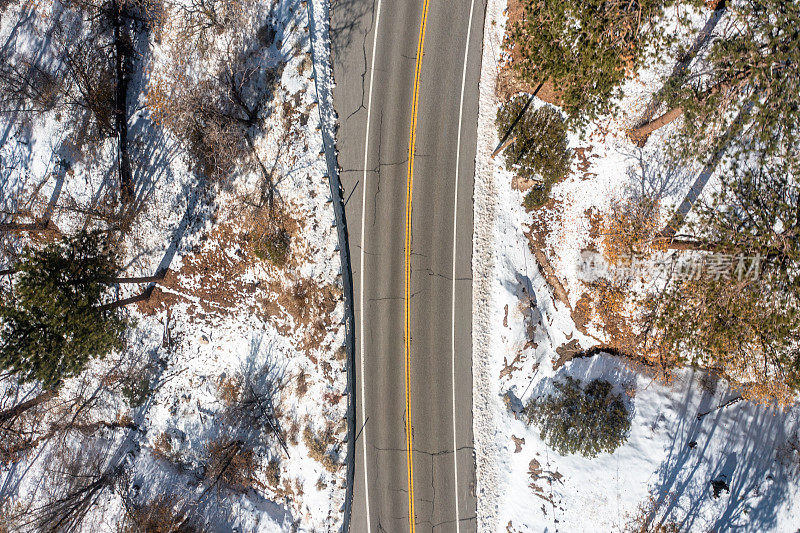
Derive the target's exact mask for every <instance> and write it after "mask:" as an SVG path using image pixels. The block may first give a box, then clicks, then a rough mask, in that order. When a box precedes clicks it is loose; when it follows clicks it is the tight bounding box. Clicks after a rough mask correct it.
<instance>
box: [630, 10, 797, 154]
mask: <svg viewBox="0 0 800 533" xmlns="http://www.w3.org/2000/svg"><path fill="white" fill-rule="evenodd" d="M728 12H729V18H728V19H727V20H726V21H725V24H724V30H723V32H722V34H721V35H720V36H719V37H718V38H717V39H716V40H714V41H713V43H712V44H711V46H710V47H709V49H708V52H707V53H706V54H705V55H704V56H703V57H702V59H701V60H699V61H697V64H696V65H694V66H692V67H691V68H690V69H688V70H687V71H685V72H684V74H683V75H682V76H679V77H677V78H675V79H673V80H671V82H670V86H669V87H667V88H666V90H665V92H666V93H667V94H668V96H667V98H666V100H667V104H668V106H669V110H668V111H667V112H666V113H664V114H663V115H661V116H660V117H658V118H656V119H654V120H653V121H651V122H650V123H647V124H645V125H643V126H642V127H641V128H638V129H637V130H634V131H632V132H631V136H632V137H633V138H641V137H646V135H647V134H648V133H649V132H650V131H652V130H653V129H657V127H661V126H663V125H664V124H667V123H669V122H671V121H672V120H674V119H676V118H678V117H679V116H683V117H684V130H685V133H686V137H687V139H688V145H689V148H690V150H691V149H692V148H694V150H695V151H697V150H699V149H701V148H699V147H698V146H697V145H698V144H699V143H695V140H696V139H703V138H712V137H714V136H716V135H717V134H718V132H719V131H721V130H723V129H724V128H726V127H727V126H729V125H730V123H731V122H732V117H733V116H736V115H737V114H740V115H741V116H740V118H739V120H738V123H737V124H735V129H736V132H735V136H736V138H737V139H738V142H737V146H736V151H738V152H739V153H745V152H752V151H757V152H761V153H763V154H765V155H767V156H772V155H776V156H781V157H790V158H796V157H797V155H796V154H797V150H796V149H795V148H794V147H795V146H797V142H798V140H800V139H799V138H798V126H800V32H798V31H797V29H798V27H800V5H798V4H797V3H796V2H786V1H785V0H767V1H762V0H759V1H755V0H740V1H739V2H735V4H733V5H731V6H730V7H729V9H728ZM742 110H744V112H742V113H740V111H742Z"/></svg>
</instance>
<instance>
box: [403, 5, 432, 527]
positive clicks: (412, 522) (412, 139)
mask: <svg viewBox="0 0 800 533" xmlns="http://www.w3.org/2000/svg"><path fill="white" fill-rule="evenodd" d="M427 18H428V0H425V3H424V4H423V6H422V21H421V22H420V28H419V43H418V44H417V66H416V70H415V71H414V96H413V99H412V103H411V131H410V133H409V139H408V180H407V184H406V243H405V356H406V361H405V363H406V461H407V463H408V529H409V531H410V532H411V533H414V531H415V526H416V514H415V513H414V460H413V454H412V448H413V442H412V441H413V435H412V431H411V196H412V194H411V193H412V190H413V186H414V144H415V143H416V141H417V103H418V101H419V78H420V72H421V71H422V51H423V48H424V45H425V22H426V21H427Z"/></svg>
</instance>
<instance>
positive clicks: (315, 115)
mask: <svg viewBox="0 0 800 533" xmlns="http://www.w3.org/2000/svg"><path fill="white" fill-rule="evenodd" d="M313 1H314V2H316V3H318V4H322V3H323V2H327V0H313ZM0 4H1V5H2V6H3V8H4V10H3V12H2V15H1V17H2V18H0V46H2V47H3V52H4V53H6V52H9V51H11V52H12V53H25V54H28V55H36V54H46V53H47V52H46V50H47V47H48V46H49V45H50V43H51V41H50V40H49V39H50V34H49V33H48V32H49V28H50V27H51V25H52V23H53V21H54V20H58V19H59V17H61V15H62V9H61V7H60V6H59V4H58V3H57V2H52V1H49V0H44V1H40V2H33V3H31V2H25V1H17V2H11V3H8V2H2V3H0ZM246 4H247V5H248V6H249V11H248V12H247V13H245V15H244V19H243V20H244V21H245V22H246V24H245V25H244V27H243V28H242V30H241V31H242V33H243V34H245V36H246V37H252V38H253V39H255V38H257V39H258V42H259V43H261V45H260V46H261V48H258V45H256V46H255V47H254V49H255V50H256V52H253V54H255V55H254V56H253V57H252V58H251V59H253V58H254V59H253V60H254V61H256V62H257V64H258V68H259V69H263V70H264V71H265V72H266V71H269V72H275V73H277V77H276V79H275V80H274V84H273V85H270V86H269V87H267V86H262V87H260V90H263V94H264V95H265V98H266V99H267V101H265V102H264V103H263V105H264V107H265V108H268V109H269V112H267V113H266V118H264V120H265V127H263V128H262V131H261V132H260V133H258V134H256V135H255V138H254V145H255V150H256V151H257V153H258V154H259V158H260V159H261V161H263V162H265V164H266V165H268V166H270V167H271V172H273V173H274V176H275V178H276V184H277V185H276V197H277V198H279V202H280V206H281V209H280V215H281V217H282V221H283V224H284V227H285V228H286V229H287V231H288V232H289V234H290V235H291V244H290V248H289V254H288V258H287V260H286V263H285V264H284V265H282V266H275V265H273V264H271V263H270V262H269V261H264V260H259V259H258V258H257V257H256V256H255V254H254V253H253V250H252V246H251V240H250V233H251V231H252V230H253V226H254V225H255V224H257V223H259V222H262V221H261V219H259V218H258V217H257V215H255V214H253V211H252V210H249V209H248V208H247V202H246V201H245V200H247V199H248V198H252V197H254V196H257V192H258V191H257V189H258V177H259V173H258V171H257V170H249V171H248V170H245V171H242V172H237V173H236V174H235V176H236V177H235V179H234V180H232V181H231V182H230V183H228V184H226V185H225V186H224V187H223V186H216V185H208V184H205V183H202V182H201V180H199V179H198V178H197V176H196V174H195V173H194V172H193V170H192V163H191V161H190V160H189V158H188V157H187V152H186V148H185V144H184V142H183V141H185V139H179V138H176V137H175V136H174V135H173V134H172V133H171V132H170V131H169V130H168V129H167V128H161V127H159V124H157V122H158V120H157V117H156V114H157V113H156V111H155V110H154V108H153V102H152V101H151V100H148V90H150V89H152V88H153V87H154V85H156V84H157V83H158V81H159V76H169V75H171V73H172V72H174V71H171V70H169V69H170V68H173V67H174V66H175V65H171V64H170V61H175V60H176V54H175V53H174V52H175V50H174V49H171V48H170V47H174V46H187V45H188V48H189V50H190V51H191V52H192V53H187V54H186V55H185V56H183V57H177V59H183V60H185V61H187V62H191V61H193V60H196V59H197V57H200V60H198V61H199V62H198V63H196V64H194V65H190V66H189V67H188V68H186V70H185V72H188V73H189V74H190V75H197V76H198V77H202V74H201V73H202V72H204V71H203V69H209V68H212V67H213V65H214V64H215V63H214V61H215V60H216V59H215V55H214V50H213V47H214V46H219V47H220V48H219V50H220V51H225V50H224V47H223V46H222V45H223V44H225V43H226V42H227V43H230V42H238V41H235V40H234V39H232V40H231V41H225V40H224V37H225V36H224V35H222V36H219V37H218V38H217V40H214V41H213V42H212V44H211V50H210V51H208V50H204V51H203V53H201V54H200V55H195V54H194V51H196V48H197V47H198V46H200V45H199V44H198V43H193V42H189V43H187V42H180V35H179V34H175V33H169V32H165V33H164V34H163V35H158V34H157V32H153V33H152V34H149V36H148V38H147V40H146V42H143V43H138V44H137V53H138V54H140V60H141V63H142V65H144V67H143V68H142V69H141V71H139V73H138V74H137V75H135V76H134V79H133V80H132V82H131V87H132V88H131V93H130V94H133V95H137V96H136V98H133V100H134V101H133V102H130V106H131V107H133V108H134V110H135V111H134V113H133V114H132V116H131V119H130V121H129V129H130V137H131V139H132V143H133V146H134V148H133V149H134V150H135V151H136V153H137V154H144V157H146V161H147V163H146V164H144V165H141V166H140V167H137V168H140V169H141V170H136V171H134V182H135V200H134V205H135V206H137V207H138V210H137V211H136V212H135V213H134V215H133V218H132V220H131V221H130V231H128V232H127V233H126V237H125V239H124V241H123V243H122V250H123V259H124V267H125V274H124V275H128V276H135V275H143V276H146V275H152V274H154V273H155V272H156V271H157V270H159V269H160V268H168V269H169V273H168V274H167V276H166V278H165V279H164V280H162V281H160V282H158V283H157V284H156V289H155V291H154V293H153V296H152V297H151V298H150V300H148V301H146V302H141V303H139V304H137V305H135V306H128V308H127V312H128V313H129V315H130V317H131V318H132V319H133V321H134V324H135V325H134V327H132V328H131V329H130V331H129V333H128V336H127V337H128V339H127V347H126V349H125V350H124V351H123V352H122V353H114V354H111V355H110V356H109V357H107V358H106V359H105V360H103V361H95V362H93V363H92V365H91V366H90V368H89V369H88V370H87V372H86V373H85V375H84V376H82V377H80V378H75V379H72V380H68V382H67V383H65V384H64V386H63V387H62V389H61V390H60V391H59V395H58V398H57V399H56V400H54V401H52V402H50V403H49V404H47V405H46V407H47V413H46V414H45V415H43V416H44V419H43V420H44V422H45V423H44V424H43V425H41V426H36V431H40V432H45V433H47V432H46V430H45V429H43V428H48V427H49V428H55V427H58V426H59V422H60V421H63V422H66V421H70V422H71V423H72V424H73V426H75V425H77V426H80V427H82V428H83V430H75V429H73V430H68V431H60V430H59V432H58V433H57V436H55V437H54V436H53V434H48V435H46V437H44V438H42V439H41V440H40V441H38V442H37V444H36V446H35V447H34V448H32V449H30V450H29V451H27V452H26V453H24V454H22V455H21V456H20V457H19V458H18V460H16V461H13V462H10V463H7V464H4V465H2V467H0V504H1V505H0V530H3V525H4V524H3V522H2V520H5V521H6V522H5V524H7V525H8V527H9V531H18V530H19V531H24V530H29V529H32V528H33V527H34V526H33V523H32V522H30V520H31V517H34V516H36V514H37V513H39V514H41V512H40V511H42V509H43V508H44V507H46V506H47V505H49V504H50V503H52V502H53V501H54V499H56V498H59V497H63V496H64V495H65V494H67V492H68V491H69V487H71V486H73V485H69V483H67V482H66V481H64V479H63V476H64V475H65V471H66V470H68V468H67V467H66V466H64V465H65V464H67V463H69V464H70V465H71V467H70V468H73V469H74V471H75V472H80V471H81V469H88V468H89V465H96V469H95V470H97V472H100V473H102V472H111V471H113V472H114V473H115V474H116V473H121V474H120V475H119V476H116V477H118V478H119V479H116V480H115V481H114V483H113V484H110V485H108V486H107V487H106V486H104V488H103V490H101V491H99V492H98V493H97V494H96V495H94V496H93V497H92V499H91V502H90V505H89V506H88V508H87V509H86V513H87V514H86V518H85V519H84V520H83V521H82V522H81V525H80V527H79V530H81V531H113V532H117V531H122V530H123V528H124V527H130V523H131V522H132V521H133V522H135V521H137V520H138V521H140V522H141V521H142V520H143V518H142V516H143V514H142V513H144V512H145V511H148V510H152V509H153V507H154V506H156V507H157V506H158V505H161V506H163V507H166V508H167V509H170V510H171V512H173V514H179V515H181V516H184V517H189V518H190V519H191V521H192V523H196V524H197V527H199V528H200V530H206V531H242V532H244V531H247V532H251V531H269V532H272V531H335V530H337V529H339V528H340V527H341V523H342V508H343V504H344V497H345V468H344V465H343V461H344V455H345V451H346V439H347V427H346V423H345V418H344V417H345V409H346V405H347V398H346V374H345V372H344V368H345V357H344V351H343V348H342V345H343V342H344V328H343V327H342V325H341V324H342V319H343V303H342V289H341V279H340V277H339V273H340V266H341V265H340V260H339V254H338V249H337V236H336V229H335V227H334V226H333V223H334V213H333V209H332V206H331V204H330V202H329V199H330V188H329V184H328V181H327V177H326V176H327V167H326V162H325V157H324V154H323V145H322V136H321V134H320V131H319V130H318V127H319V123H320V114H319V110H318V108H317V102H316V99H317V97H316V92H315V87H314V78H313V75H312V56H311V55H310V53H309V52H310V48H309V33H308V29H307V23H308V21H307V15H308V11H307V9H306V6H305V2H301V1H300V0H252V1H250V0H248V1H247V2H246ZM169 5H170V6H172V7H173V8H174V9H177V7H180V6H181V5H183V6H184V7H186V6H190V5H194V4H191V3H190V2H188V1H187V2H183V3H181V2H178V3H177V4H176V3H169ZM176 6H177V7H176ZM320 11H322V12H327V9H320ZM174 12H176V13H177V12H179V11H174ZM316 50H317V53H319V52H320V51H323V52H324V53H326V54H327V53H329V43H328V42H327V41H325V40H322V41H321V42H320V43H319V45H318V46H317V48H316ZM228 52H230V50H228ZM242 52H244V51H242ZM318 59H321V60H325V61H327V58H318ZM204 61H205V62H204ZM181 67H182V68H184V67H186V65H185V64H184V65H181ZM193 69H194V70H193ZM320 72H327V69H321V70H320ZM193 73H194V74H193ZM173 81H174V80H173ZM320 81H321V83H322V87H323V89H324V88H325V87H327V86H328V85H329V84H330V80H327V79H326V80H320ZM73 126H74V125H73V124H71V123H70V122H69V121H68V120H67V117H65V116H61V115H60V114H59V113H44V114H42V115H40V116H38V117H37V118H36V119H35V120H32V121H31V120H19V117H16V116H8V115H6V116H0V185H1V186H2V193H1V194H0V203H2V206H1V207H2V209H3V210H5V211H7V212H18V213H23V215H21V216H19V217H17V219H16V221H30V220H31V218H32V217H31V216H28V217H27V218H26V216H25V215H24V213H25V212H26V211H30V212H31V213H32V215H33V217H34V218H35V217H41V216H43V214H44V212H45V210H46V209H47V203H48V201H49V199H50V198H51V197H52V198H57V201H56V202H55V205H54V206H53V207H52V222H53V223H54V225H55V227H56V228H58V229H59V230H60V231H61V232H62V233H65V234H69V233H72V232H74V231H75V230H77V229H78V228H80V227H81V226H82V225H83V224H85V223H87V220H90V221H91V220H93V221H92V222H89V224H90V225H94V224H96V223H98V222H97V221H98V220H99V221H100V222H99V224H100V226H101V227H102V226H103V224H104V221H105V220H106V219H104V218H103V217H104V216H105V215H106V214H110V213H111V209H110V208H108V209H106V208H107V207H108V206H110V205H112V202H109V203H108V204H105V202H106V201H107V200H108V199H109V196H111V195H113V193H112V192H110V189H112V188H113V187H115V177H114V174H113V173H112V172H109V170H108V169H109V168H113V162H114V158H115V148H114V146H115V145H114V142H113V139H110V140H108V141H106V142H102V143H100V145H99V146H97V147H96V148H95V147H92V148H91V149H90V150H89V151H88V152H87V151H85V150H84V151H83V152H82V151H81V150H80V146H79V145H78V144H77V141H75V139H74V136H75V128H74V127H73ZM57 188H60V194H54V191H56V189H57ZM87 214H88V216H87ZM20 242H22V241H21V240H6V242H5V244H8V245H9V246H12V247H17V248H18V247H19V245H20ZM7 261H10V259H9V256H5V255H4V256H3V260H2V261H0V268H2V267H3V266H5V265H6V262H7ZM143 287H144V286H137V285H133V286H128V285H123V286H121V287H120V288H119V289H117V296H119V297H127V296H131V295H133V294H136V293H137V292H138V291H140V290H141V289H142V288H143ZM3 390H4V397H3V402H2V405H3V408H8V407H9V406H11V405H13V404H15V403H17V402H19V401H22V400H23V399H26V398H27V397H31V396H32V395H34V394H35V393H36V392H37V391H36V390H34V389H31V388H30V387H28V388H26V389H25V390H23V391H20V392H16V387H15V386H14V384H13V380H10V379H9V378H8V376H5V377H4V381H3ZM15 395H16V396H15ZM26 395H27V396H26ZM87 398H89V400H87ZM53 405H55V407H53ZM79 405H86V406H89V407H90V408H89V407H87V410H86V412H81V411H80V409H77V407H76V406H79ZM76 409H77V411H76ZM38 422H39V421H37V423H38ZM99 426H101V427H99ZM276 435H280V437H281V438H280V439H279V438H277V437H276ZM281 441H283V444H282V443H281ZM284 445H285V448H284ZM70 461H72V462H70ZM229 463H233V464H234V465H235V466H236V467H237V469H236V473H235V474H234V473H232V471H233V470H232V469H229V468H228V467H229ZM89 475H90V474H86V476H87V477H89ZM60 481H64V483H61V484H60ZM73 482H74V479H73ZM126 524H127V525H126ZM140 525H141V524H140Z"/></svg>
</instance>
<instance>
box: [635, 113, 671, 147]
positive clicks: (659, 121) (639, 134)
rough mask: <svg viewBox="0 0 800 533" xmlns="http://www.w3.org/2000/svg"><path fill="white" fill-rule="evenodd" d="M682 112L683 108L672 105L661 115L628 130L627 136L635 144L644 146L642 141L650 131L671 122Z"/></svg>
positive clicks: (645, 140) (644, 140)
mask: <svg viewBox="0 0 800 533" xmlns="http://www.w3.org/2000/svg"><path fill="white" fill-rule="evenodd" d="M682 114H683V108H682V107H681V106H678V107H674V108H672V109H670V110H669V111H667V112H666V113H664V114H663V115H661V116H660V117H658V118H654V119H653V120H651V121H650V122H647V123H645V124H642V125H641V126H639V127H638V128H634V129H632V130H629V131H628V137H630V138H631V140H632V141H633V142H634V144H636V145H637V146H644V143H646V142H647V138H648V137H649V136H650V134H651V133H653V132H654V131H656V130H657V129H658V128H661V127H662V126H666V125H667V124H669V123H670V122H673V121H674V120H675V119H677V118H678V117H679V116H681V115H682Z"/></svg>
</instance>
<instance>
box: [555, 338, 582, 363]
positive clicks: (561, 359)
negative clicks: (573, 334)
mask: <svg viewBox="0 0 800 533" xmlns="http://www.w3.org/2000/svg"><path fill="white" fill-rule="evenodd" d="M582 351H583V350H582V348H581V343H580V342H578V339H572V340H571V341H569V342H567V343H564V344H562V345H561V346H559V347H557V348H556V353H557V354H558V359H556V360H555V361H553V370H558V369H559V368H561V367H562V366H563V365H564V363H566V362H567V361H571V360H572V358H573V357H575V355H577V354H579V353H581V352H582Z"/></svg>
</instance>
